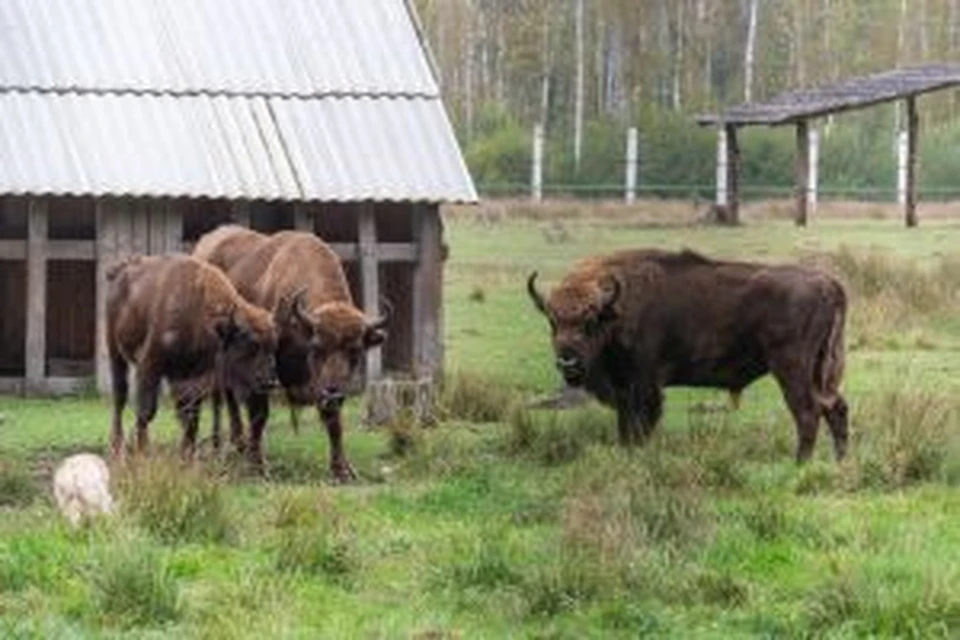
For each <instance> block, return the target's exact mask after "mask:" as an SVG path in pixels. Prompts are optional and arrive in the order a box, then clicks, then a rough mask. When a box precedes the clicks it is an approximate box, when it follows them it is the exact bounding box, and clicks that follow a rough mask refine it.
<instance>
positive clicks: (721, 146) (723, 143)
mask: <svg viewBox="0 0 960 640" xmlns="http://www.w3.org/2000/svg"><path fill="white" fill-rule="evenodd" d="M717 206H718V207H725V206H727V131H726V129H724V127H723V126H722V125H721V126H720V127H718V128H717Z"/></svg>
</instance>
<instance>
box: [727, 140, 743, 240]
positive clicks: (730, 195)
mask: <svg viewBox="0 0 960 640" xmlns="http://www.w3.org/2000/svg"><path fill="white" fill-rule="evenodd" d="M725 129H726V132H727V135H726V138H727V208H726V220H725V222H726V224H730V225H736V224H740V142H739V141H738V140H737V127H736V126H735V125H732V124H728V125H726V126H725Z"/></svg>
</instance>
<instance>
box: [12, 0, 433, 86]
mask: <svg viewBox="0 0 960 640" xmlns="http://www.w3.org/2000/svg"><path fill="white" fill-rule="evenodd" d="M0 87H3V88H19V89H39V90H56V91H65V90H82V91H102V92H116V91H135V92H160V93H175V94H184V93H197V92H201V93H228V94H249V93H269V94H280V95H290V96H292V95H297V96H314V95H331V94H332V95H423V96H436V95H438V90H437V85H436V82H435V81H434V78H433V76H432V74H431V71H430V68H429V65H428V64H427V61H426V58H425V56H424V55H423V51H422V49H421V47H420V43H419V41H418V38H417V34H416V30H415V26H414V23H413V22H412V20H411V18H410V15H409V14H408V13H407V8H406V6H405V4H404V2H403V0H399V1H398V0H3V1H2V2H0Z"/></svg>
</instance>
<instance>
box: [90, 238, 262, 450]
mask: <svg viewBox="0 0 960 640" xmlns="http://www.w3.org/2000/svg"><path fill="white" fill-rule="evenodd" d="M106 329H107V336H106V337H107V348H108V352H109V356H110V373H111V378H112V384H113V425H112V432H111V444H112V448H113V452H114V454H115V455H119V454H120V453H121V452H122V450H123V425H122V413H123V409H124V407H125V406H126V403H127V394H128V391H129V388H128V385H129V382H128V380H127V378H128V373H129V366H130V365H131V364H133V365H134V367H136V386H137V388H136V413H137V441H136V445H137V450H138V451H143V450H144V449H145V447H146V445H147V426H148V425H149V423H150V421H151V420H152V419H153V416H154V414H155V413H156V410H157V396H158V394H159V391H160V382H161V380H163V379H166V380H167V382H168V384H169V385H170V389H171V391H172V394H173V396H174V400H175V403H176V408H177V416H178V418H179V419H180V422H181V424H182V426H183V439H182V442H181V450H182V451H183V453H184V454H186V455H189V454H191V453H192V452H193V449H194V446H195V444H196V435H197V419H198V412H199V407H200V403H201V402H202V400H203V398H204V397H205V396H206V395H207V394H208V393H210V392H212V391H213V390H214V389H215V388H217V387H220V386H223V387H227V388H230V389H232V390H234V392H236V393H238V394H241V395H246V394H248V393H260V392H262V390H263V389H264V388H266V387H267V386H269V384H270V381H271V380H272V378H273V369H274V352H275V350H276V346H277V336H276V331H275V329H274V325H273V320H272V319H271V318H270V315H269V314H268V313H266V312H265V311H263V310H261V309H259V308H257V307H255V306H254V305H252V304H250V303H248V302H247V301H246V300H244V299H243V298H241V297H240V295H239V294H238V293H237V291H236V289H234V287H233V285H232V284H230V281H229V280H227V278H226V277H225V276H224V275H223V274H222V273H221V272H220V271H219V270H218V269H215V268H213V267H211V266H210V265H208V264H205V263H203V262H201V261H199V260H196V259H194V258H191V257H189V256H186V255H167V256H151V257H146V256H133V257H130V258H127V259H126V260H124V261H122V262H120V263H118V264H116V265H114V266H112V267H111V268H109V269H108V271H107V327H106Z"/></svg>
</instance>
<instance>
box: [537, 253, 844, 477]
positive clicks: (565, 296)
mask: <svg viewBox="0 0 960 640" xmlns="http://www.w3.org/2000/svg"><path fill="white" fill-rule="evenodd" d="M536 277H537V274H536V272H534V273H532V274H531V275H530V277H529V279H528V280H527V290H528V292H529V294H530V297H531V298H532V299H533V302H534V304H535V305H536V307H537V308H538V309H539V310H540V311H541V312H543V313H544V315H546V316H547V319H548V320H549V322H550V327H551V330H552V332H553V349H554V353H555V356H556V366H557V368H558V369H559V370H560V372H561V374H562V375H563V378H564V380H565V381H566V383H567V384H568V385H570V386H573V387H579V386H583V387H585V388H586V389H587V390H588V391H590V392H591V393H592V394H594V395H595V396H596V397H597V398H598V399H599V400H600V401H601V402H603V403H604V404H607V405H609V406H611V407H613V408H614V409H616V411H617V424H618V430H619V436H620V440H621V442H623V443H625V444H630V443H639V442H642V441H644V440H645V439H646V438H647V436H649V435H650V433H651V432H652V431H653V429H654V428H655V427H656V425H657V422H658V421H659V419H660V415H661V410H662V405H663V388H664V387H668V386H693V387H715V388H721V389H727V390H729V391H730V393H731V394H732V395H733V397H734V399H735V400H736V399H737V398H738V397H739V394H740V392H741V391H742V390H743V389H744V388H745V387H746V386H747V385H749V384H750V383H751V382H753V381H754V380H756V379H757V378H759V377H761V376H763V375H765V374H766V373H772V374H773V376H774V378H776V380H777V383H778V384H779V385H780V389H781V390H782V392H783V396H784V399H785V400H786V402H787V405H788V406H789V408H790V411H791V413H792V414H793V417H794V420H795V422H796V428H797V437H798V444H797V450H796V457H797V460H798V461H804V460H807V459H808V458H809V457H810V455H811V454H812V452H813V446H814V443H815V441H816V436H817V426H818V423H819V421H820V416H823V417H824V418H825V419H826V421H827V424H828V425H829V426H830V431H831V434H832V435H833V443H834V452H835V454H836V457H837V459H841V458H843V456H844V455H845V453H846V449H847V403H846V401H845V400H844V399H843V396H841V395H840V392H839V391H838V387H839V384H840V379H841V377H842V374H843V365H844V347H843V333H844V320H845V316H846V306H847V303H846V294H845V293H844V290H843V287H842V286H841V285H840V284H839V283H838V282H837V281H836V280H835V279H833V278H832V277H830V276H828V275H826V274H823V273H820V272H817V271H814V270H811V269H807V268H803V267H798V266H766V265H761V264H751V263H746V262H724V261H719V260H711V259H708V258H706V257H703V256H701V255H698V254H696V253H694V252H691V251H686V250H685V251H681V252H666V251H658V250H632V251H621V252H617V253H614V254H612V255H609V256H602V257H593V258H587V259H584V260H582V261H580V262H578V263H577V264H576V265H575V266H574V268H573V270H572V271H571V272H570V273H569V274H567V276H566V277H565V278H564V279H563V280H562V281H561V282H560V284H559V285H558V286H557V287H556V288H555V289H553V291H551V292H550V295H549V297H548V298H547V299H546V300H545V299H544V298H543V297H542V296H541V294H540V293H539V292H538V291H537V288H536V282H535V281H536Z"/></svg>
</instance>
